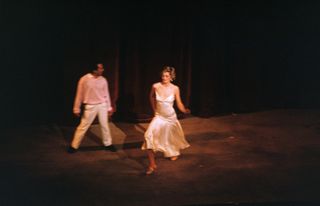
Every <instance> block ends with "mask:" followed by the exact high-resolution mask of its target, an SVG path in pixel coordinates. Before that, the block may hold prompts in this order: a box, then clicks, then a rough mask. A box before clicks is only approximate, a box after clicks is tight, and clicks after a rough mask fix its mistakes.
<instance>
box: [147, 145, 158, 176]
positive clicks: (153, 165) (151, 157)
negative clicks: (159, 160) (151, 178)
mask: <svg viewBox="0 0 320 206" xmlns="http://www.w3.org/2000/svg"><path fill="white" fill-rule="evenodd" d="M147 154H148V158H149V167H148V170H147V172H146V174H147V175H150V174H152V173H153V172H154V171H155V169H156V168H157V165H156V160H155V157H154V152H153V150H151V149H148V150H147Z"/></svg>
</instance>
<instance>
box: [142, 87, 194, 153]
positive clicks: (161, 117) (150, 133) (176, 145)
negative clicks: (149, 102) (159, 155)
mask: <svg viewBox="0 0 320 206" xmlns="http://www.w3.org/2000/svg"><path fill="white" fill-rule="evenodd" d="M174 100H175V98H174V93H173V91H172V93H171V94H170V95H169V96H168V97H166V98H163V97H161V96H160V95H159V94H158V92H156V102H157V105H156V113H155V117H154V118H153V119H152V121H151V122H150V124H149V127H148V129H147V131H146V132H145V134H144V137H145V142H144V144H143V145H142V148H141V149H143V150H145V149H152V150H153V151H154V152H156V151H160V152H163V153H164V156H165V157H173V156H178V155H180V149H185V148H187V147H189V146H190V145H189V144H188V142H187V141H186V139H185V136H184V133H183V130H182V128H181V125H180V122H179V121H178V119H177V115H176V112H175V110H174V108H173V102H174Z"/></svg>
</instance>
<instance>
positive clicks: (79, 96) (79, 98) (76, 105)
mask: <svg viewBox="0 0 320 206" xmlns="http://www.w3.org/2000/svg"><path fill="white" fill-rule="evenodd" d="M83 81H84V80H83V78H81V79H80V80H79V82H78V86H77V92H76V97H75V99H74V104H73V113H74V114H75V115H76V116H80V112H81V109H80V107H81V104H82V102H83Z"/></svg>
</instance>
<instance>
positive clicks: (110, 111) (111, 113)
mask: <svg viewBox="0 0 320 206" xmlns="http://www.w3.org/2000/svg"><path fill="white" fill-rule="evenodd" d="M113 113H114V110H113V108H111V109H109V110H108V116H109V117H111V116H112V115H113Z"/></svg>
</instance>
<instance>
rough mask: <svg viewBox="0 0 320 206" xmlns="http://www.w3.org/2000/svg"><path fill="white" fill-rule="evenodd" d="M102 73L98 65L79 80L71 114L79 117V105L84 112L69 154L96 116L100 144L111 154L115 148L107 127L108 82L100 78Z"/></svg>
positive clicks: (101, 65)
mask: <svg viewBox="0 0 320 206" xmlns="http://www.w3.org/2000/svg"><path fill="white" fill-rule="evenodd" d="M103 71H104V68H103V64H101V63H99V64H97V65H96V68H95V69H94V70H93V71H92V73H88V74H86V75H84V76H83V77H81V78H80V80H79V82H78V87H77V93H76V98H75V101H74V107H73V113H74V114H75V115H76V116H77V117H80V112H81V109H80V108H81V104H84V112H83V115H82V117H81V122H80V124H79V126H78V127H77V129H76V131H75V134H74V137H73V140H72V142H71V145H70V147H69V148H68V152H69V153H75V152H76V151H77V150H78V148H79V146H80V143H81V141H82V139H83V137H84V135H85V133H86V132H87V130H88V129H89V127H90V126H91V124H92V122H93V120H94V119H95V117H96V116H97V115H98V118H99V124H100V128H101V134H102V143H103V145H104V146H105V149H106V150H110V151H112V152H115V151H116V148H115V147H114V146H113V145H112V138H111V134H110V129H109V125H108V113H110V114H111V113H112V111H113V109H112V106H111V100H110V94H109V88H108V82H107V79H106V78H105V77H103V76H102V74H103Z"/></svg>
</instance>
